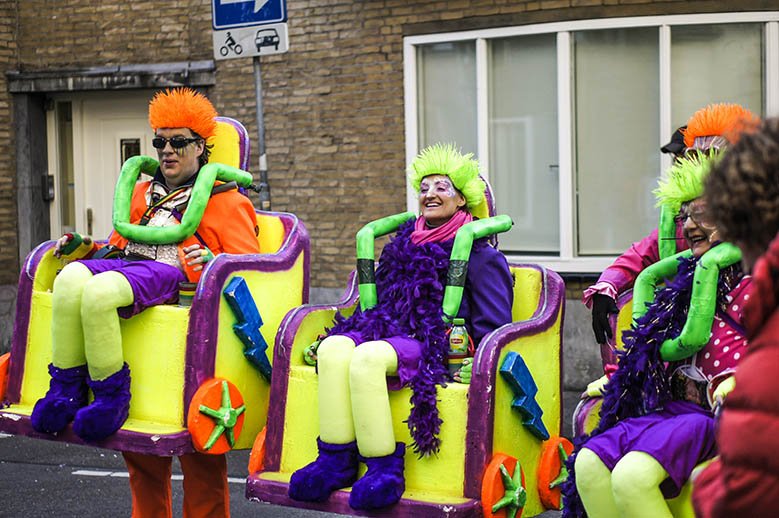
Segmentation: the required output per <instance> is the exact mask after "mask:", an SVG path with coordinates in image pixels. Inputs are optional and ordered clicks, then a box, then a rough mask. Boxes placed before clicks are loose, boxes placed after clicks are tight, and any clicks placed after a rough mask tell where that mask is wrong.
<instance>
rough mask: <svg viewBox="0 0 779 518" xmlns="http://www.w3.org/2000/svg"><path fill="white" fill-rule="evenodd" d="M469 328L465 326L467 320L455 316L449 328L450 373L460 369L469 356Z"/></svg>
mask: <svg viewBox="0 0 779 518" xmlns="http://www.w3.org/2000/svg"><path fill="white" fill-rule="evenodd" d="M468 344H469V339H468V330H467V329H466V328H465V320H464V319H462V318H455V319H454V320H453V321H452V328H451V329H450V330H449V374H450V375H452V376H454V373H455V372H457V371H458V370H460V367H462V366H463V360H464V359H465V358H467V357H468Z"/></svg>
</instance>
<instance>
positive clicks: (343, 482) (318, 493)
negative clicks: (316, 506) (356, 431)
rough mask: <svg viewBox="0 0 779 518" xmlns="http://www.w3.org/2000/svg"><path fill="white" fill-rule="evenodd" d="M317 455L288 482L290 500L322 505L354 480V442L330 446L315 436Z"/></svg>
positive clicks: (355, 454)
mask: <svg viewBox="0 0 779 518" xmlns="http://www.w3.org/2000/svg"><path fill="white" fill-rule="evenodd" d="M316 444H317V446H318V448H319V455H318V456H317V458H316V460H315V461H314V462H312V463H311V464H309V465H307V466H305V467H303V468H300V469H299V470H297V471H296V472H294V473H293V474H292V478H290V479H289V497H290V498H292V499H293V500H301V501H303V502H324V501H325V500H327V498H328V497H329V496H330V493H332V492H333V491H335V490H336V489H341V488H343V487H349V486H351V485H352V484H353V483H354V481H355V480H356V479H357V442H355V441H352V442H350V443H347V444H330V443H326V442H324V441H322V440H321V439H319V438H318V437H317V439H316Z"/></svg>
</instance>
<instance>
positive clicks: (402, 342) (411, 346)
mask: <svg viewBox="0 0 779 518" xmlns="http://www.w3.org/2000/svg"><path fill="white" fill-rule="evenodd" d="M341 335H342V336H347V337H349V338H351V339H352V340H354V343H355V344H357V345H358V346H359V345H360V344H361V343H364V342H367V341H369V340H365V339H364V338H363V337H362V335H361V334H360V333H359V332H357V331H349V332H346V333H341ZM383 340H384V341H385V342H387V343H389V344H390V345H391V346H392V348H393V349H395V354H397V355H398V375H397V376H387V388H388V389H389V390H400V389H401V388H403V387H405V386H406V385H408V384H409V382H410V381H411V380H412V379H414V377H416V375H417V373H418V372H419V360H420V358H421V357H422V343H421V342H420V341H419V340H415V339H413V338H410V337H408V336H393V337H390V338H384V339H383Z"/></svg>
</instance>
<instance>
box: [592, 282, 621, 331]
mask: <svg viewBox="0 0 779 518" xmlns="http://www.w3.org/2000/svg"><path fill="white" fill-rule="evenodd" d="M612 313H619V309H617V302H616V301H615V300H614V299H612V298H611V297H609V296H608V295H603V294H600V293H596V294H595V295H593V296H592V331H593V333H595V341H596V342H598V343H599V344H605V343H606V339H607V337H608V338H609V339H611V338H613V337H614V336H613V333H612V332H611V324H609V315H610V314H612Z"/></svg>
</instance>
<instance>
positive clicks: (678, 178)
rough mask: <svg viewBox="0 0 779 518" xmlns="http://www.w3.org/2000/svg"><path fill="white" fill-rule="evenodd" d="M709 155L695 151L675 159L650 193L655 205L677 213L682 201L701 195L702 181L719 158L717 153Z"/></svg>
mask: <svg viewBox="0 0 779 518" xmlns="http://www.w3.org/2000/svg"><path fill="white" fill-rule="evenodd" d="M712 151H713V152H712V153H711V154H710V155H708V156H707V155H704V154H701V153H696V154H693V155H690V156H686V157H681V158H679V159H677V160H676V162H675V163H674V165H673V166H671V169H670V170H669V171H668V176H667V177H666V178H661V179H660V181H659V182H658V185H657V189H655V190H654V191H652V193H653V194H654V195H655V197H656V198H657V205H656V206H657V207H662V208H664V209H665V210H667V211H668V212H669V213H671V214H677V213H678V212H679V210H680V209H681V208H682V204H683V203H687V202H688V201H692V200H694V199H695V198H699V197H701V196H702V195H703V181H704V180H705V179H706V176H708V174H709V171H710V170H711V168H712V166H713V165H714V164H716V163H717V161H718V160H719V156H720V155H719V153H717V152H716V151H714V150H712Z"/></svg>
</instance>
